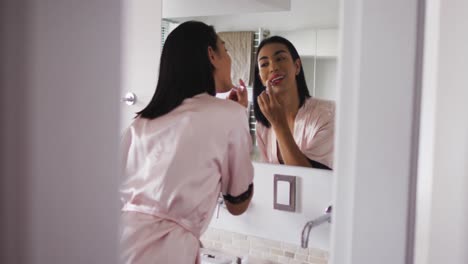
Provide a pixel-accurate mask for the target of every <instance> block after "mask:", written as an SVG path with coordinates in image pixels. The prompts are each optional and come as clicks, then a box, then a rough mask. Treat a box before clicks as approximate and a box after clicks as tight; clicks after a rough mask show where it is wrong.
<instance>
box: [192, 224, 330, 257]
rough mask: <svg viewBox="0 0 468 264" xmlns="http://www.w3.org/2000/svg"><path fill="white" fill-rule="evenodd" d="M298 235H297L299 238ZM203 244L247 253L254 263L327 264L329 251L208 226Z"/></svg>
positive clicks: (240, 253)
mask: <svg viewBox="0 0 468 264" xmlns="http://www.w3.org/2000/svg"><path fill="white" fill-rule="evenodd" d="M298 239H299V238H298ZM201 241H202V243H203V246H204V247H205V248H211V249H216V250H219V251H222V252H225V253H229V254H232V255H236V256H248V258H249V260H250V262H255V263H265V264H266V263H268V264H277V263H282V264H283V263H287V264H326V263H328V252H327V251H324V250H320V249H314V248H307V249H304V248H301V247H300V246H296V245H293V244H289V243H285V242H281V241H274V240H269V239H264V238H260V237H256V236H249V235H244V234H239V233H235V232H230V231H226V230H221V229H215V228H208V230H207V231H206V232H205V234H203V236H202V237H201Z"/></svg>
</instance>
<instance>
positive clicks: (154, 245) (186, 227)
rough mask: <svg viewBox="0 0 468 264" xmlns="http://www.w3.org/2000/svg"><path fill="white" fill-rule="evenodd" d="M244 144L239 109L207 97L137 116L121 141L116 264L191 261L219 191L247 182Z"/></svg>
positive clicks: (233, 191) (246, 137) (234, 191)
mask: <svg viewBox="0 0 468 264" xmlns="http://www.w3.org/2000/svg"><path fill="white" fill-rule="evenodd" d="M251 148H252V142H251V137H250V134H249V128H248V121H247V116H246V113H245V109H244V108H243V107H241V106H240V105H239V104H237V103H235V102H232V101H228V100H223V99H219V98H215V97H213V96H210V95H208V94H199V95H197V96H195V97H193V98H189V99H186V100H185V101H184V102H183V103H182V105H180V106H179V107H177V108H176V109H174V110H173V111H171V112H170V113H168V114H166V115H164V116H162V117H159V118H156V119H154V120H149V119H143V118H137V119H136V120H135V121H134V122H133V124H132V125H131V126H130V127H129V128H128V129H127V130H126V132H125V134H124V136H123V139H122V153H123V160H122V164H123V168H122V169H123V176H124V179H123V180H122V184H121V188H120V196H121V201H122V204H123V207H122V211H123V212H122V215H121V237H120V238H121V259H122V262H123V263H144V264H147V263H174V264H177V263H181V264H182V263H183V264H187V263H198V262H199V257H198V251H199V238H200V235H201V234H202V233H203V232H204V231H205V230H206V228H207V226H208V224H209V222H210V220H211V217H212V215H213V211H214V209H215V206H216V201H217V198H218V195H219V193H220V192H222V193H223V194H230V195H232V196H239V195H240V194H242V193H244V192H245V191H247V190H248V186H249V185H250V184H251V183H252V181H253V166H252V162H251V160H250V152H251Z"/></svg>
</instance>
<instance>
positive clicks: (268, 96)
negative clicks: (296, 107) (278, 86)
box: [257, 81, 288, 127]
mask: <svg viewBox="0 0 468 264" xmlns="http://www.w3.org/2000/svg"><path fill="white" fill-rule="evenodd" d="M257 102H258V105H259V107H260V111H262V113H263V115H264V116H265V117H266V119H267V120H268V121H269V122H270V124H271V125H272V126H273V127H277V126H286V127H287V126H288V121H287V119H286V113H285V111H284V109H283V107H282V106H281V104H280V103H279V102H278V99H277V98H276V95H275V94H274V93H273V88H272V87H271V83H270V81H268V82H267V87H266V89H265V91H263V92H262V93H261V94H260V95H259V96H258V97H257Z"/></svg>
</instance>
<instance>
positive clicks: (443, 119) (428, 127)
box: [414, 0, 468, 264]
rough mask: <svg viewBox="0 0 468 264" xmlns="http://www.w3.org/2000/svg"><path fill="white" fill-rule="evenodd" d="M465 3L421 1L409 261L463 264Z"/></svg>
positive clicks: (466, 209)
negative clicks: (414, 202)
mask: <svg viewBox="0 0 468 264" xmlns="http://www.w3.org/2000/svg"><path fill="white" fill-rule="evenodd" d="M467 10H468V2H466V1H456V0H443V1H440V0H428V1H426V14H427V15H426V28H425V34H426V36H425V53H424V56H425V57H424V79H423V81H424V83H423V84H424V86H423V102H422V123H421V142H420V153H421V154H420V160H419V168H420V169H419V174H418V203H417V208H418V210H417V212H418V214H417V222H416V224H417V233H416V244H415V260H414V263H416V264H422V263H429V264H432V263H460V264H461V263H468V252H467V251H466V248H467V246H466V245H467V244H468V192H467V188H468V119H467V116H466V113H468V104H467V103H466V100H467V98H468V89H467V87H468V75H467V74H466V69H468V51H467V49H466V47H467V46H468V35H467V34H466V32H467V31H466V29H467V26H468V16H467Z"/></svg>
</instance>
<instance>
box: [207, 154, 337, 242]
mask: <svg viewBox="0 0 468 264" xmlns="http://www.w3.org/2000/svg"><path fill="white" fill-rule="evenodd" d="M254 169H255V178H254V197H253V199H252V202H251V205H250V207H249V209H248V210H247V212H246V213H245V214H243V215H241V216H232V215H230V214H229V212H227V210H226V209H222V210H221V211H220V216H219V218H216V212H215V214H214V216H213V219H212V221H211V223H210V227H213V228H220V229H225V230H229V231H233V232H238V233H242V234H248V235H254V236H259V237H263V238H267V239H271V240H277V241H283V242H288V243H291V244H295V245H300V244H301V232H302V228H303V227H304V225H305V224H306V223H307V222H308V221H310V220H313V219H314V218H316V217H318V216H320V215H322V214H323V213H324V210H325V208H326V207H327V206H328V205H330V204H331V200H332V196H331V188H332V185H331V184H332V181H333V173H332V172H331V171H327V170H318V169H309V168H304V167H295V166H285V165H272V164H266V163H254ZM274 174H284V175H291V176H297V177H298V178H297V179H296V180H297V195H296V198H297V204H296V212H287V211H280V210H276V209H273V175H274ZM329 240H330V225H329V224H328V223H325V224H323V225H321V226H318V227H316V228H313V229H312V231H311V232H310V239H309V247H310V248H319V249H324V250H328V249H329Z"/></svg>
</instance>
